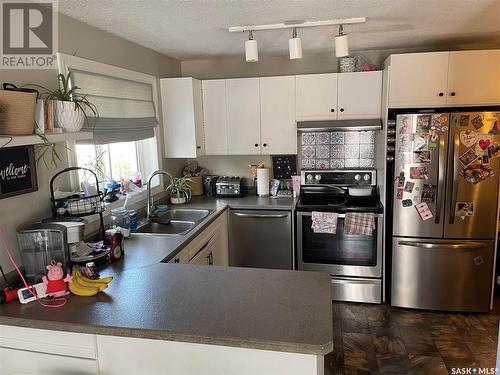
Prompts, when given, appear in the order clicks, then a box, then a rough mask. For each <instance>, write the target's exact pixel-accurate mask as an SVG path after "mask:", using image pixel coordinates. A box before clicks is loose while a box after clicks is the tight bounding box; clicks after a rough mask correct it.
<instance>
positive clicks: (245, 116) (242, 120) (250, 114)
mask: <svg viewBox="0 0 500 375" xmlns="http://www.w3.org/2000/svg"><path fill="white" fill-rule="evenodd" d="M226 116H227V117H226V121H227V141H228V154H233V155H254V154H257V155H258V154H260V90H259V78H241V79H227V80H226Z"/></svg>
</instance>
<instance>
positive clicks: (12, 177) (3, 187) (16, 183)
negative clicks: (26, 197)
mask: <svg viewBox="0 0 500 375" xmlns="http://www.w3.org/2000/svg"><path fill="white" fill-rule="evenodd" d="M37 189H38V185H37V179H36V164H35V157H34V147H33V146H20V147H8V148H4V149H0V199H2V198H7V197H11V196H13V195H19V194H25V193H30V192H32V191H36V190H37Z"/></svg>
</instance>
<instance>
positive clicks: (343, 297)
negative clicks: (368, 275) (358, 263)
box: [332, 277, 382, 303]
mask: <svg viewBox="0 0 500 375" xmlns="http://www.w3.org/2000/svg"><path fill="white" fill-rule="evenodd" d="M332 300H335V301H350V302H363V303H382V280H380V279H360V278H353V277H336V278H334V279H332Z"/></svg>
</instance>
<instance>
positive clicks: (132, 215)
mask: <svg viewBox="0 0 500 375" xmlns="http://www.w3.org/2000/svg"><path fill="white" fill-rule="evenodd" d="M128 217H129V219H130V233H135V232H137V222H138V219H137V212H136V211H135V210H129V211H128Z"/></svg>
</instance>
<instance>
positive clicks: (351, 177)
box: [300, 169, 377, 186]
mask: <svg viewBox="0 0 500 375" xmlns="http://www.w3.org/2000/svg"><path fill="white" fill-rule="evenodd" d="M376 174H377V172H376V171H375V170H373V169H368V170H304V171H302V172H301V176H300V177H301V184H302V185H336V186H352V185H371V186H374V185H376V184H377V178H376Z"/></svg>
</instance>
